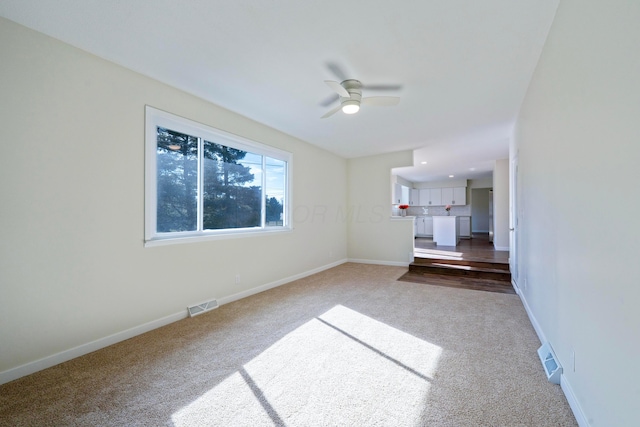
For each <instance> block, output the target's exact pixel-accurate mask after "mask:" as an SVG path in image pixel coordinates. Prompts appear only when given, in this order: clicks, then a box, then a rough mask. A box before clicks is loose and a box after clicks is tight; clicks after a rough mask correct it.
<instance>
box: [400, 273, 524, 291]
mask: <svg viewBox="0 0 640 427" xmlns="http://www.w3.org/2000/svg"><path fill="white" fill-rule="evenodd" d="M398 280H399V281H401V282H411V283H424V284H427V285H435V286H446V287H449V288H458V289H472V290H476V291H487V292H497V293H502V294H515V293H516V291H515V290H514V289H513V286H511V283H510V282H505V281H504V280H491V279H478V278H474V277H461V276H451V275H446V274H433V273H415V272H411V271H409V272H407V273H405V274H404V275H402V276H401V277H400V278H398Z"/></svg>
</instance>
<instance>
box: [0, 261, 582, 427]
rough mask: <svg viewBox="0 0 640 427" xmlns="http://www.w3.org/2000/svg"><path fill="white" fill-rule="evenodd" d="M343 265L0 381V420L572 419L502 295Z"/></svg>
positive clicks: (548, 422) (569, 422) (335, 422)
mask: <svg viewBox="0 0 640 427" xmlns="http://www.w3.org/2000/svg"><path fill="white" fill-rule="evenodd" d="M405 271H406V269H405V268H400V267H385V266H374V265H364V264H344V265H341V266H339V267H336V268H333V269H331V270H327V271H325V272H322V273H319V274H316V275H313V276H310V277H308V278H305V279H302V280H298V281H296V282H293V283H290V284H288V285H284V286H281V287H278V288H276V289H272V290H270V291H267V292H263V293H261V294H258V295H254V296H252V297H249V298H246V299H244V300H241V301H237V302H235V303H232V304H227V305H224V306H222V307H220V308H218V309H216V310H214V311H212V312H210V313H207V314H204V315H201V316H198V317H195V318H192V319H185V320H183V321H180V322H176V323H174V324H171V325H169V326H166V327H164V328H160V329H158V330H155V331H152V332H149V333H147V334H144V335H141V336H138V337H136V338H133V339H130V340H127V341H124V342H122V343H119V344H117V345H114V346H111V347H108V348H106V349H103V350H100V351H97V352H95V353H92V354H89V355H86V356H83V357H81V358H78V359H75V360H72V361H69V362H67V363H63V364H61V365H58V366H55V367H53V368H50V369H47V370H44V371H41V372H38V373H36V374H34V375H31V376H28V377H25V378H22V379H19V380H17V381H13V382H11V383H9V384H5V385H3V386H0V425H3V426H5V425H6V426H22V425H28V426H66V425H77V426H102V425H105V426H273V425H286V426H456V427H458V426H575V425H577V424H576V422H575V419H574V417H573V415H572V413H571V410H570V409H569V406H568V404H567V402H566V400H565V398H564V395H563V394H562V391H561V390H560V387H559V386H557V385H553V384H550V383H549V382H547V380H546V378H545V375H544V373H543V370H542V366H541V364H540V361H539V360H538V356H537V354H536V349H537V348H538V347H539V346H540V343H539V341H538V339H537V337H536V334H535V332H534V330H533V328H532V327H531V325H530V323H529V321H528V318H527V315H526V313H525V311H524V308H523V307H522V304H521V302H520V300H519V298H518V297H517V296H516V295H507V294H498V293H491V292H481V291H473V290H465V289H453V288H446V287H441V286H430V285H424V284H416V283H408V282H397V281H396V279H397V278H398V277H400V276H401V275H402V274H403V273H404V272H405Z"/></svg>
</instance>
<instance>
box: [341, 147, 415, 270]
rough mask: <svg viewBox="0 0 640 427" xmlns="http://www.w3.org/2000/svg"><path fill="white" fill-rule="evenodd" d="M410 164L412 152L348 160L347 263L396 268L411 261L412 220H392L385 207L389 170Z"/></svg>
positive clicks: (388, 199) (389, 195) (388, 193)
mask: <svg viewBox="0 0 640 427" xmlns="http://www.w3.org/2000/svg"><path fill="white" fill-rule="evenodd" d="M412 164H413V152H412V151H402V152H397V153H391V154H383V155H379V156H369V157H361V158H357V159H349V160H348V181H347V183H348V184H347V186H348V189H349V191H348V197H349V202H348V206H349V212H350V221H349V228H348V235H349V238H348V253H349V258H350V259H352V260H360V261H368V262H374V261H375V262H382V263H386V264H397V265H408V264H409V262H410V261H412V257H413V219H412V218H406V219H392V218H391V204H390V203H389V201H390V200H391V191H392V182H391V181H392V180H391V169H392V168H394V167H400V166H408V165H412Z"/></svg>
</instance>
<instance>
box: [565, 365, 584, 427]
mask: <svg viewBox="0 0 640 427" xmlns="http://www.w3.org/2000/svg"><path fill="white" fill-rule="evenodd" d="M560 387H561V388H562V391H563V392H564V395H565V397H566V398H567V402H569V406H570V407H571V411H573V416H574V417H576V421H577V422H578V425H579V426H580V427H589V426H590V424H589V421H588V418H587V417H586V415H585V414H584V411H583V410H582V406H580V403H579V402H578V399H577V398H576V395H575V394H574V393H573V389H572V388H571V384H570V383H569V380H567V377H565V376H564V375H562V376H560Z"/></svg>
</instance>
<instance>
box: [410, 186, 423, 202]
mask: <svg viewBox="0 0 640 427" xmlns="http://www.w3.org/2000/svg"><path fill="white" fill-rule="evenodd" d="M409 204H410V205H411V206H421V205H420V190H418V189H417V188H412V189H410V190H409Z"/></svg>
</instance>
